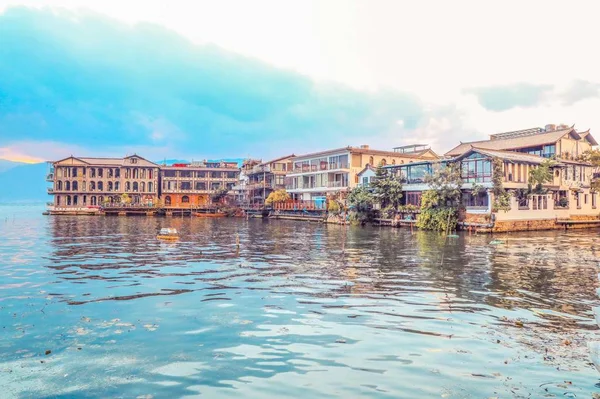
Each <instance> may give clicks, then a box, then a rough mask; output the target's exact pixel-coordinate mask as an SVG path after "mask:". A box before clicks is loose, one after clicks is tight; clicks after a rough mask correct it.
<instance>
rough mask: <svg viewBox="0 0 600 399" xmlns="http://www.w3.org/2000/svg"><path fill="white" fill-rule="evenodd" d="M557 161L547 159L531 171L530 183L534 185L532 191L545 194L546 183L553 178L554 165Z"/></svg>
mask: <svg viewBox="0 0 600 399" xmlns="http://www.w3.org/2000/svg"><path fill="white" fill-rule="evenodd" d="M554 164H555V162H554V161H552V160H550V159H545V160H544V161H543V162H542V163H541V164H540V165H539V166H538V167H537V168H535V169H532V170H530V171H529V183H530V185H531V187H532V190H531V192H533V193H535V194H544V193H545V191H546V190H545V189H544V184H545V183H549V182H551V181H552V180H553V175H552V167H553V166H554Z"/></svg>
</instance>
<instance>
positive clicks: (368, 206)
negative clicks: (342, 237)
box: [348, 187, 375, 213]
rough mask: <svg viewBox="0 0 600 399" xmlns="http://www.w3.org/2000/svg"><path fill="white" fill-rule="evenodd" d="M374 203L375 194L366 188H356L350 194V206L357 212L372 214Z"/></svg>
mask: <svg viewBox="0 0 600 399" xmlns="http://www.w3.org/2000/svg"><path fill="white" fill-rule="evenodd" d="M374 202H375V200H374V198H373V194H371V192H370V191H369V189H367V188H366V187H355V188H353V189H352V190H350V193H349V194H348V204H350V207H351V208H353V209H354V210H355V211H356V212H363V213H364V212H370V211H371V210H372V209H373V203H374Z"/></svg>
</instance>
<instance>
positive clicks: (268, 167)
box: [245, 154, 294, 205]
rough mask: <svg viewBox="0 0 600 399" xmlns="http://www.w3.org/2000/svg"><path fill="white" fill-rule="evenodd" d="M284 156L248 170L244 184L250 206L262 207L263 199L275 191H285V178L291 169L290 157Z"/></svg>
mask: <svg viewBox="0 0 600 399" xmlns="http://www.w3.org/2000/svg"><path fill="white" fill-rule="evenodd" d="M293 156H294V155H293V154H292V155H286V156H283V157H279V158H277V159H273V160H271V161H268V162H260V163H258V164H255V165H253V166H252V168H248V170H247V171H246V172H245V174H246V176H247V177H248V181H247V183H246V189H247V197H248V200H249V203H250V205H255V204H258V205H264V203H265V199H266V198H267V197H268V196H269V194H271V193H272V192H273V191H275V190H280V189H285V188H286V186H285V176H286V174H287V173H288V172H289V171H291V169H292V157H293Z"/></svg>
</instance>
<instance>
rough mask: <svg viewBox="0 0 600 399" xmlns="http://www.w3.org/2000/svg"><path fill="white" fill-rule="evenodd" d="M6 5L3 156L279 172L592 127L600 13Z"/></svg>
mask: <svg viewBox="0 0 600 399" xmlns="http://www.w3.org/2000/svg"><path fill="white" fill-rule="evenodd" d="M190 3H192V2H187V1H177V0H175V1H173V0H171V1H168V2H167V1H158V0H149V1H144V2H135V1H127V2H123V1H110V0H104V1H96V0H80V1H67V0H50V1H33V0H32V1H11V0H8V1H5V0H0V158H4V159H11V160H21V161H28V162H33V161H40V160H50V159H59V158H61V157H64V156H68V155H71V154H74V155H82V156H83V155H88V156H89V155H102V156H122V155H125V154H128V153H134V152H135V153H138V154H140V155H143V156H145V157H147V158H151V159H163V158H173V157H178V158H195V159H201V158H220V157H247V156H253V157H259V158H269V157H277V156H279V155H282V154H288V153H296V154H300V153H304V152H310V151H317V150H322V149H327V148H332V147H340V146H346V145H360V144H369V145H371V146H372V147H374V148H378V149H391V148H392V147H394V146H398V145H404V144H413V143H427V144H430V145H432V147H433V149H434V150H436V151H437V152H438V153H443V152H445V151H447V150H449V149H450V148H452V147H453V146H455V145H456V144H458V143H459V142H460V141H469V140H475V139H484V138H486V137H487V135H488V134H491V133H496V132H501V131H509V130H518V129H525V128H530V127H543V126H544V125H545V124H548V123H555V124H561V123H565V124H568V125H573V124H575V127H576V128H578V129H581V130H585V129H588V128H591V129H592V133H595V131H596V128H598V129H600V122H598V118H596V117H595V116H596V114H597V110H598V109H600V57H599V56H597V55H596V54H595V51H594V48H595V47H596V43H595V38H596V37H598V35H597V32H596V28H595V26H596V19H597V17H596V16H597V15H598V11H599V10H600V6H599V5H596V4H595V2H593V1H573V2H569V3H568V4H567V3H566V2H562V1H535V0H529V1H527V2H523V1H510V0H509V1H503V2H495V3H491V2H481V1H461V0H455V1H451V2H449V1H443V0H440V1H427V0H425V1H420V2H414V1H402V0H390V1H387V0H369V1H367V0H342V1H337V0H328V1H318V0H315V1H311V0H302V1H285V0H253V1H252V2H248V1H242V0H239V1H233V0H221V1H218V2H215V1H203V0H201V1H195V2H193V4H190Z"/></svg>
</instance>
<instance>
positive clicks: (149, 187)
mask: <svg viewBox="0 0 600 399" xmlns="http://www.w3.org/2000/svg"><path fill="white" fill-rule="evenodd" d="M152 188H153V184H152V182H150V183H148V192H150V193H151V192H153V191H154V190H152Z"/></svg>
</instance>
